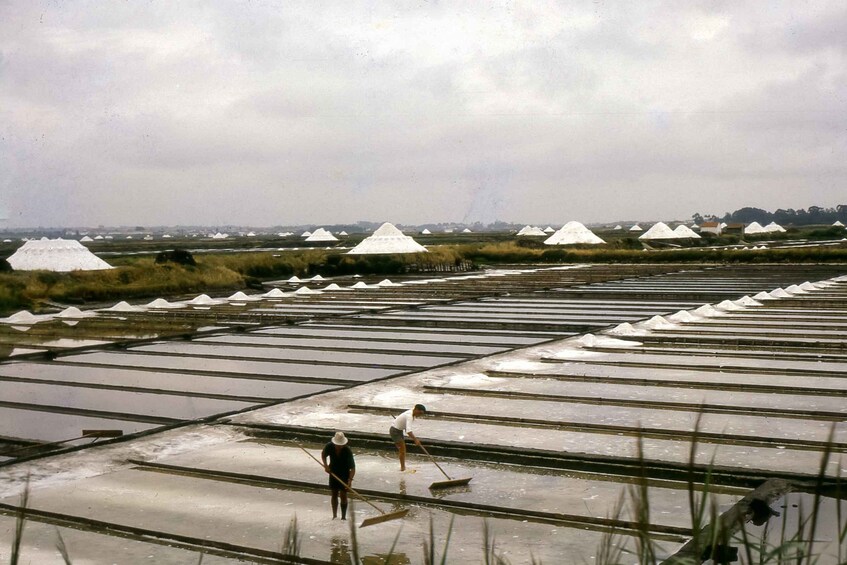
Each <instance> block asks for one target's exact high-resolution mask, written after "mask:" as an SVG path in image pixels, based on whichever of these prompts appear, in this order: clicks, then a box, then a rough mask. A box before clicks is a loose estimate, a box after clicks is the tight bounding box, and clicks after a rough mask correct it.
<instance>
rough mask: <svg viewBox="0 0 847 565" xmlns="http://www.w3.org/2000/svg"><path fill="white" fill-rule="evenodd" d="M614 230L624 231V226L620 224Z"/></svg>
mask: <svg viewBox="0 0 847 565" xmlns="http://www.w3.org/2000/svg"><path fill="white" fill-rule="evenodd" d="M614 229H615V230H622V229H623V226H622V225H620V224H618V225H616V226H615V227H614Z"/></svg>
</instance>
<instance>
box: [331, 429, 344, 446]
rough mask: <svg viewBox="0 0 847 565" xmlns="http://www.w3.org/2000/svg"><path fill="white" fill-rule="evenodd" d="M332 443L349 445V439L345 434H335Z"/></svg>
mask: <svg viewBox="0 0 847 565" xmlns="http://www.w3.org/2000/svg"><path fill="white" fill-rule="evenodd" d="M332 443H334V444H335V445H347V438H346V437H344V432H335V435H334V436H332Z"/></svg>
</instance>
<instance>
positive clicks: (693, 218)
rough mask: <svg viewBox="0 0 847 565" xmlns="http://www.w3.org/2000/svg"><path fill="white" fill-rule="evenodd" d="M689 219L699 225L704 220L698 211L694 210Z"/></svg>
mask: <svg viewBox="0 0 847 565" xmlns="http://www.w3.org/2000/svg"><path fill="white" fill-rule="evenodd" d="M691 221H692V222H694V223H695V224H697V225H698V226H699V225H700V224H702V223H703V222H704V221H705V220H703V216H702V215H701V214H700V212H695V213H694V214H692V215H691Z"/></svg>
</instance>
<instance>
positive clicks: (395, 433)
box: [388, 426, 403, 443]
mask: <svg viewBox="0 0 847 565" xmlns="http://www.w3.org/2000/svg"><path fill="white" fill-rule="evenodd" d="M388 435H390V436H391V440H392V441H393V442H394V443H400V442H401V441H403V430H398V429H397V428H395V427H394V426H391V427H390V428H388Z"/></svg>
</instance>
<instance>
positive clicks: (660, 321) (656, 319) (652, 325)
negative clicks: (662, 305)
mask: <svg viewBox="0 0 847 565" xmlns="http://www.w3.org/2000/svg"><path fill="white" fill-rule="evenodd" d="M636 325H637V326H638V327H640V328H646V329H648V330H672V329H674V328H676V324H672V323H671V322H669V321H667V320H666V319H665V318H663V317H662V316H653V317H652V318H650V319H649V320H645V321H643V322H639V323H638V324H636Z"/></svg>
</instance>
